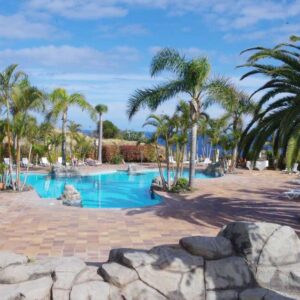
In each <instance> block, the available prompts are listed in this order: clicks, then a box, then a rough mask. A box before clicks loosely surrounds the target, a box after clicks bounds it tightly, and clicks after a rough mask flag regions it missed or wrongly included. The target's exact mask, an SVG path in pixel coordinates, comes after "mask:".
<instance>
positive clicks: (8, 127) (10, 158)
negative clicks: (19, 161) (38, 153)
mask: <svg viewBox="0 0 300 300" xmlns="http://www.w3.org/2000/svg"><path fill="white" fill-rule="evenodd" d="M6 110H7V117H6V130H7V141H8V156H9V176H10V182H11V185H12V188H13V190H15V189H16V187H15V182H14V178H13V156H12V151H11V132H10V120H9V111H10V108H9V103H8V100H7V102H6Z"/></svg>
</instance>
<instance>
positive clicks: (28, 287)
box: [0, 276, 56, 300]
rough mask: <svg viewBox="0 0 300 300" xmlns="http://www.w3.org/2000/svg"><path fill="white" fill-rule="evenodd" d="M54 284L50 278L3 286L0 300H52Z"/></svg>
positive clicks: (1, 286)
mask: <svg viewBox="0 0 300 300" xmlns="http://www.w3.org/2000/svg"><path fill="white" fill-rule="evenodd" d="M52 284H53V282H52V279H51V277H50V276H47V277H42V278H39V279H36V280H31V281H25V282H22V283H18V284H1V285H0V299H1V300H19V299H20V300H22V299H28V300H50V299H51V287H52ZM55 299H56V298H55Z"/></svg>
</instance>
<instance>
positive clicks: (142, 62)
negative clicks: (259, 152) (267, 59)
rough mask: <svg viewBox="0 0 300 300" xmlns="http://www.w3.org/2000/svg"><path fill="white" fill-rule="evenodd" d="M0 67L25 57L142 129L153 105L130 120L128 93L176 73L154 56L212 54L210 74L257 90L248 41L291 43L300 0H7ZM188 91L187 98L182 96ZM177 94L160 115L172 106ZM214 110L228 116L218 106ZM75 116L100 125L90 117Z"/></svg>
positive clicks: (42, 74) (47, 79) (46, 80)
mask: <svg viewBox="0 0 300 300" xmlns="http://www.w3.org/2000/svg"><path fill="white" fill-rule="evenodd" d="M0 7H1V9H0V66H1V69H4V68H5V67H6V66H7V65H8V64H11V63H18V64H19V65H20V69H22V70H24V71H26V72H27V73H28V74H29V75H30V78H31V81H32V83H34V84H35V85H37V86H38V87H40V88H42V89H44V90H46V91H51V89H53V88H55V87H64V88H66V89H67V90H68V91H69V92H81V93H83V94H84V95H85V96H86V98H87V99H88V100H89V101H90V103H92V104H93V105H96V104H98V103H105V104H107V105H108V107H109V112H108V114H107V115H106V118H107V119H110V120H111V121H113V122H114V123H116V124H117V125H118V126H119V127H120V128H123V129H125V128H131V129H137V130H138V129H141V126H142V124H143V122H144V120H145V117H146V116H147V114H149V112H148V111H142V112H140V113H139V114H138V115H137V116H136V117H135V118H134V119H133V120H132V121H131V122H130V123H129V122H128V119H127V116H126V104H127V100H128V97H129V96H130V95H131V94H132V93H133V92H134V90H135V89H137V88H143V87H149V86H152V85H153V84H155V83H157V82H158V81H162V80H164V79H165V78H167V77H168V76H169V74H166V75H164V77H160V78H151V77H150V76H149V64H150V62H151V58H152V56H153V55H154V54H155V53H156V52H157V51H158V50H159V49H161V48H163V47H174V48H177V49H178V50H180V51H181V52H182V53H185V54H186V55H187V56H188V57H191V58H192V57H197V56H207V57H208V58H209V59H210V62H211V65H212V74H211V76H212V77H214V76H218V75H222V76H228V77H230V78H232V81H233V82H235V83H236V84H238V85H239V86H240V87H241V88H242V89H244V90H246V91H248V92H251V91H253V90H254V89H255V88H256V87H258V86H259V85H260V84H262V83H263V79H262V78H250V79H248V80H244V81H242V82H240V81H239V77H240V75H241V74H242V72H243V70H240V69H239V70H238V69H236V68H235V67H236V66H237V65H238V64H241V63H243V62H244V61H245V59H246V57H245V56H240V55H239V53H240V51H242V50H243V49H245V48H248V47H252V46H256V45H264V46H272V45H274V44H275V43H278V42H282V41H286V40H287V39H288V37H289V36H290V35H291V34H299V32H300V21H299V20H300V19H299V16H300V1H299V0H273V1H272V0H260V1H258V0H227V1H226V0H223V1H222V0H18V1H17V0H10V1H7V0H0ZM182 98H184V96H182ZM177 101H178V99H174V100H172V101H170V102H169V103H168V104H165V105H163V106H162V107H161V108H160V109H159V111H158V113H161V112H164V113H172V112H173V110H174V107H175V104H176V102H177ZM209 112H210V113H211V114H212V115H213V116H216V115H218V114H219V113H220V109H219V108H217V107H213V108H210V111H209ZM70 119H73V120H75V121H76V122H79V123H82V125H83V128H86V129H92V128H94V127H95V126H94V124H93V122H92V121H91V120H90V119H89V117H88V115H87V114H84V113H81V112H80V111H78V110H77V109H71V111H70Z"/></svg>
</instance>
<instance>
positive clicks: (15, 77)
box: [0, 64, 26, 189]
mask: <svg viewBox="0 0 300 300" xmlns="http://www.w3.org/2000/svg"><path fill="white" fill-rule="evenodd" d="M17 67H18V65H16V64H12V65H9V66H8V67H7V68H6V69H4V71H3V72H1V73H0V108H1V106H3V107H5V110H6V135H7V140H8V155H9V162H10V163H9V172H10V180H11V184H12V187H13V189H15V184H14V179H13V176H12V172H13V155H12V149H11V143H12V132H11V116H10V112H11V110H10V106H11V92H12V88H13V87H14V86H16V85H17V84H18V83H19V82H20V81H21V80H23V79H24V78H26V75H25V73H24V72H22V71H17V70H16V69H17Z"/></svg>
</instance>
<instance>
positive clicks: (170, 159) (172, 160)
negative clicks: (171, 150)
mask: <svg viewBox="0 0 300 300" xmlns="http://www.w3.org/2000/svg"><path fill="white" fill-rule="evenodd" d="M169 163H170V164H176V161H175V160H174V157H173V156H169Z"/></svg>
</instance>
